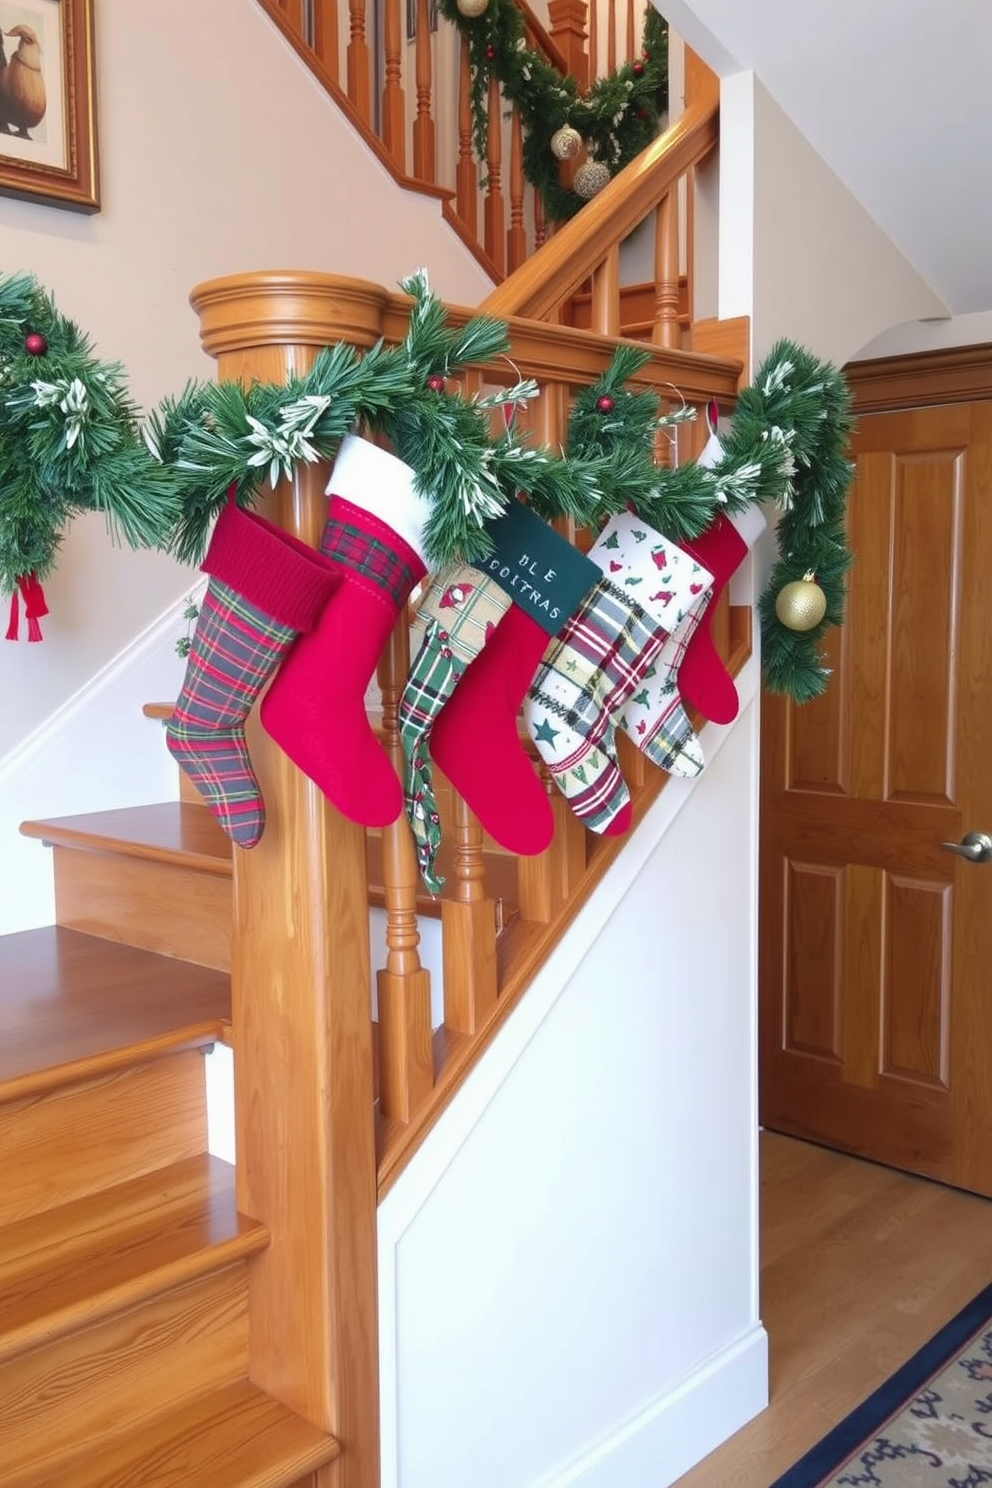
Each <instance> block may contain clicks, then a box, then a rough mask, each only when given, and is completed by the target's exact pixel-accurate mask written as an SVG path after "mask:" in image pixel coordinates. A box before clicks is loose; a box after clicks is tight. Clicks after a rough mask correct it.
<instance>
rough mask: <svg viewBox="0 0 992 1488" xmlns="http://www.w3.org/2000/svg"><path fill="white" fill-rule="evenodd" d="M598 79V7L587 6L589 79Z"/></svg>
mask: <svg viewBox="0 0 992 1488" xmlns="http://www.w3.org/2000/svg"><path fill="white" fill-rule="evenodd" d="M598 77H599V5H598V4H591V5H590V6H589V79H590V82H591V81H592V79H593V78H598Z"/></svg>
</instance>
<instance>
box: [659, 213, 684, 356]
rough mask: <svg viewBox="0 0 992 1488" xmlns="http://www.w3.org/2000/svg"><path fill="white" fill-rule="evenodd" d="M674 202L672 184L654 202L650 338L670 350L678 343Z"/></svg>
mask: <svg viewBox="0 0 992 1488" xmlns="http://www.w3.org/2000/svg"><path fill="white" fill-rule="evenodd" d="M678 204H679V198H678V190H677V188H676V187H674V186H673V187H672V189H671V191H669V192H668V193H667V194H666V195H665V196H663V197H662V199H661V201H660V202H659V204H658V207H657V210H656V212H655V226H654V326H653V328H652V332H651V339H652V341H653V342H654V343H655V345H656V346H666V347H668V348H670V349H671V348H674V347H677V346H681V344H682V327H681V326H680V325H679V213H678Z"/></svg>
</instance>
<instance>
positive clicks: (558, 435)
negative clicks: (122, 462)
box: [517, 383, 586, 925]
mask: <svg viewBox="0 0 992 1488" xmlns="http://www.w3.org/2000/svg"><path fill="white" fill-rule="evenodd" d="M528 408H529V424H530V428H531V429H532V431H533V435H534V442H535V443H536V444H538V445H545V446H547V447H548V448H550V449H557V448H558V447H559V445H560V444H561V441H562V438H563V437H564V432H565V388H564V386H563V385H562V384H561V383H548V384H546V385H545V386H544V387H543V388H542V389H541V393H540V396H539V397H538V398H536V399H534V400H532V402H531V403H530V404H529V405H528ZM539 772H540V776H541V782H542V784H543V785H544V788H545V790H546V792H547V795H548V799H549V801H550V802H551V811H552V814H553V816H554V819H555V835H554V837H553V838H552V840H551V845H550V847H548V848H547V849H546V850H545V851H544V852H543V853H538V854H537V855H536V856H534V857H527V858H521V859H520V861H519V863H518V864H517V885H518V891H519V898H520V914H521V917H522V918H523V919H525V920H531V921H534V922H536V923H538V924H544V925H546V924H548V923H549V921H550V920H551V919H553V917H554V916H555V914H556V913H557V912H558V910H559V909H560V908H561V905H562V904H563V903H564V902H565V900H566V899H568V898H569V897H570V896H571V895H572V894H573V893H574V892H575V889H576V886H577V884H578V881H579V879H580V878H581V876H582V874H583V873H584V872H585V867H586V832H585V828H584V827H583V826H582V824H581V822H580V821H579V820H578V818H577V817H576V816H575V815H574V813H573V812H572V810H571V808H570V807H569V805H568V802H567V801H566V800H565V797H564V796H563V795H562V794H561V792H560V791H559V789H558V787H557V786H556V785H555V783H554V781H553V780H552V778H551V775H550V774H549V772H548V770H547V768H546V766H545V765H544V764H543V763H541V764H540V765H539Z"/></svg>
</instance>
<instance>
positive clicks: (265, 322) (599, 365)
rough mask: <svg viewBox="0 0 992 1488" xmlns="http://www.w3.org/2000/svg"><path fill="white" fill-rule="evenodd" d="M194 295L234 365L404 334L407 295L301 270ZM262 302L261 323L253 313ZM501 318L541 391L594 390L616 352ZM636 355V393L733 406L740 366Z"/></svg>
mask: <svg viewBox="0 0 992 1488" xmlns="http://www.w3.org/2000/svg"><path fill="white" fill-rule="evenodd" d="M554 241H555V242H557V239H555V240H554ZM551 246H553V244H552V245H551ZM508 282H509V281H508ZM196 294H197V300H196V307H197V310H198V311H199V313H200V337H201V341H202V343H203V348H204V350H205V351H206V352H207V353H208V354H209V355H210V356H213V357H221V356H224V355H227V354H232V353H233V354H234V355H235V357H236V358H238V357H242V356H244V355H245V353H246V349H247V348H251V349H252V350H257V349H258V348H261V347H266V346H268V347H282V346H286V345H290V346H293V347H297V348H299V347H313V348H315V349H316V348H319V347H321V346H326V345H328V344H329V343H330V342H333V341H347V342H348V343H349V344H351V345H354V346H359V347H368V346H371V345H372V344H373V342H375V341H377V340H378V339H379V337H380V336H382V337H384V338H385V340H386V341H387V342H390V343H395V342H397V341H401V340H402V339H403V336H404V335H405V333H406V328H407V321H408V319H409V314H410V306H411V304H412V303H413V302H412V301H411V300H410V298H409V296H407V295H405V294H401V293H399V292H398V291H391V290H387V289H385V288H384V287H383V286H382V285H380V284H374V283H372V282H371V281H370V280H367V279H356V278H352V277H349V276H346V275H342V274H317V273H311V272H307V271H303V270H298V269H271V270H267V271H265V272H260V273H253V274H234V275H230V276H228V277H226V278H223V279H214V280H212V281H211V282H210V283H209V284H207V285H200V286H199V287H198V289H197V292H196ZM260 297H261V298H262V299H263V302H264V305H265V312H266V313H265V314H260V313H259V299H260ZM447 309H448V314H449V318H450V321H451V324H452V325H459V324H463V323H464V322H465V321H467V320H469V319H470V318H471V316H472V315H474V314H475V313H476V312H475V311H474V310H472V309H469V308H467V307H466V306H463V305H448V306H447ZM500 318H501V319H505V320H506V322H507V325H508V329H509V332H510V340H511V343H512V345H513V348H514V351H513V356H514V362H515V363H516V364H518V365H519V366H520V367H521V368H524V369H525V372H526V375H527V376H528V377H536V378H537V379H538V381H539V382H542V383H543V382H551V383H562V384H565V383H572V384H582V383H591V382H594V381H595V380H596V378H597V377H598V376H600V374H601V373H602V372H603V370H604V369H605V368H606V367H607V366H608V365H609V363H610V360H611V358H612V356H613V353H614V351H615V350H616V340H615V339H614V338H612V337H610V336H602V335H599V334H598V333H596V332H595V331H585V330H578V329H576V328H574V327H572V326H559V325H548V324H543V323H542V322H540V321H537V320H531V319H529V318H528V317H526V316H520V315H507V316H502V315H501V316H500ZM639 344H640V343H639ZM642 349H643V350H644V351H645V352H646V353H647V361H646V362H645V365H644V366H643V367H642V368H641V369H640V370H639V371H638V372H636V373H635V374H634V376H633V378H632V379H631V381H632V383H633V384H635V385H641V386H644V387H658V386H660V385H661V384H662V383H674V384H675V386H676V387H678V388H679V389H681V391H682V394H683V396H684V397H685V398H686V400H687V401H688V402H690V403H692V402H696V403H705V402H706V400H707V399H708V398H717V399H718V400H719V401H720V402H721V403H727V404H730V403H732V402H733V401H734V399H735V398H736V396H737V392H738V388H739V382H740V374H741V363H740V362H739V361H738V360H735V359H732V358H727V357H710V356H701V355H700V354H699V353H698V352H685V351H679V350H675V349H673V348H669V347H663V346H647V345H643V344H642ZM236 365H237V362H235V366H236ZM483 370H485V371H488V372H490V373H491V374H492V376H493V378H494V380H496V381H502V382H507V381H509V380H510V378H511V374H512V373H513V369H512V368H511V366H510V364H509V363H508V362H506V361H498V362H494V363H493V364H492V365H491V366H489V367H486V368H484V369H483ZM228 375H231V374H230V373H229V374H228Z"/></svg>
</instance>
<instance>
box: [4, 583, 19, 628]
mask: <svg viewBox="0 0 992 1488" xmlns="http://www.w3.org/2000/svg"><path fill="white" fill-rule="evenodd" d="M20 618H21V606H20V603H19V601H18V598H17V590H16V589H15V590H14V592H13V594H12V595H11V596H10V620H9V621H8V623H7V634H6V636H5V639H6V640H8V641H16V640H17V631H18V627H19V624H20Z"/></svg>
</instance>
